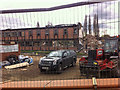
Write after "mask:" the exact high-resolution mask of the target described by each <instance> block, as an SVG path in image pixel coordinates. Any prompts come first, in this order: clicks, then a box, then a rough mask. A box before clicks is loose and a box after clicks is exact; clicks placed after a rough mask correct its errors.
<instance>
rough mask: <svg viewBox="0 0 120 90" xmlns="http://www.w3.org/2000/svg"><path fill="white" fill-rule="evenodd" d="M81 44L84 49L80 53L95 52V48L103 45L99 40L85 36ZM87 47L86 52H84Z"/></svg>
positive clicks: (91, 36)
mask: <svg viewBox="0 0 120 90" xmlns="http://www.w3.org/2000/svg"><path fill="white" fill-rule="evenodd" d="M82 44H83V47H84V49H83V50H82V51H81V52H84V51H88V50H95V49H96V48H102V47H103V44H102V42H101V41H100V40H97V39H96V37H95V36H93V35H87V36H86V37H84V38H83V40H82ZM86 46H87V50H86Z"/></svg>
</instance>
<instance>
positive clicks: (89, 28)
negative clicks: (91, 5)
mask: <svg viewBox="0 0 120 90" xmlns="http://www.w3.org/2000/svg"><path fill="white" fill-rule="evenodd" d="M88 30H89V34H91V18H90V15H89V27H88Z"/></svg>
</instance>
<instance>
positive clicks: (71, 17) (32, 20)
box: [0, 0, 118, 35]
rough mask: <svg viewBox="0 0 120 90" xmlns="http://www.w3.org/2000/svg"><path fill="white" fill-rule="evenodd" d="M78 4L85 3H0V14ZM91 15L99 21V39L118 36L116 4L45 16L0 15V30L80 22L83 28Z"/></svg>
mask: <svg viewBox="0 0 120 90" xmlns="http://www.w3.org/2000/svg"><path fill="white" fill-rule="evenodd" d="M82 1H85V0H1V3H0V10H11V9H31V8H49V7H53V6H59V5H66V4H71V3H76V2H82ZM86 1H88V0H86ZM89 1H91V0H89ZM3 3H4V4H3ZM95 14H97V15H98V17H99V29H100V34H101V35H102V34H104V33H106V34H109V35H117V34H118V1H111V2H105V3H100V4H91V5H84V6H77V7H72V8H67V9H61V10H55V11H49V12H30V13H14V14H0V22H2V23H0V30H3V29H7V28H25V27H36V25H37V22H39V24H40V26H41V27H44V26H45V25H47V24H48V22H50V23H52V24H53V25H58V24H77V23H78V22H80V23H81V24H82V25H84V19H85V15H87V16H89V15H90V17H91V24H93V18H94V17H93V16H94V15H95ZM88 18H89V17H88ZM88 18H87V19H88ZM92 27H93V26H92Z"/></svg>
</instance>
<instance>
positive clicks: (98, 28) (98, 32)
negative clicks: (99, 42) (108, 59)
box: [96, 15, 99, 37]
mask: <svg viewBox="0 0 120 90" xmlns="http://www.w3.org/2000/svg"><path fill="white" fill-rule="evenodd" d="M96 18H97V23H96V26H97V37H99V24H98V15H97V17H96Z"/></svg>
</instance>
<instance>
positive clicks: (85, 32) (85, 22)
mask: <svg viewBox="0 0 120 90" xmlns="http://www.w3.org/2000/svg"><path fill="white" fill-rule="evenodd" d="M83 30H84V34H85V36H87V15H85V20H84V26H83Z"/></svg>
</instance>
